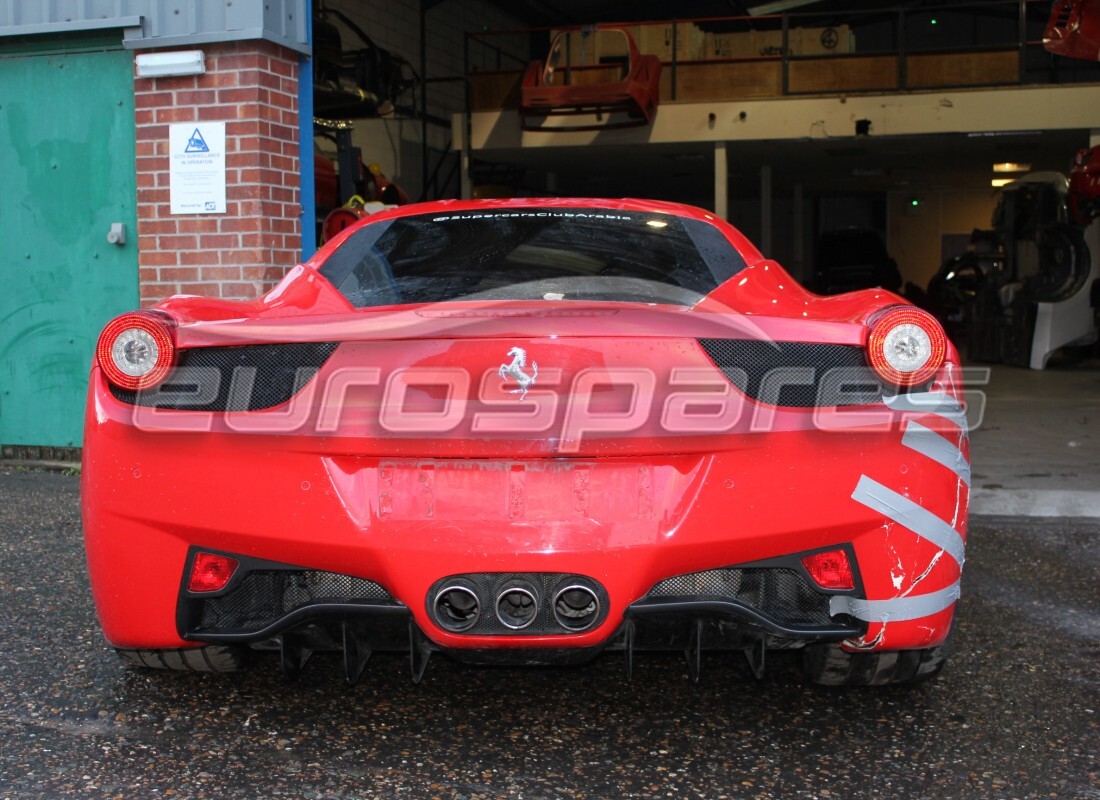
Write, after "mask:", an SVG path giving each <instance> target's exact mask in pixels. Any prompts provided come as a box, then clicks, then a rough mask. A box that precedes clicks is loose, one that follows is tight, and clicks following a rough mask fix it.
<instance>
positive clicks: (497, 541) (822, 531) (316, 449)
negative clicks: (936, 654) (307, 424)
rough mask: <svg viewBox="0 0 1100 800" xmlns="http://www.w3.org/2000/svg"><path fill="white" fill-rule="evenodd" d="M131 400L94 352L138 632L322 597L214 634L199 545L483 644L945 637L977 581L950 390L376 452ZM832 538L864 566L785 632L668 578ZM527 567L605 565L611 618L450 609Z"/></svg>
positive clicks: (105, 592) (108, 476)
mask: <svg viewBox="0 0 1100 800" xmlns="http://www.w3.org/2000/svg"><path fill="white" fill-rule="evenodd" d="M941 388H942V387H941ZM904 397H905V396H903V398H904ZM907 409H908V410H907ZM131 410H132V407H129V406H127V405H126V404H124V403H121V402H120V401H119V400H117V399H116V398H115V397H114V396H112V394H111V393H110V392H109V391H108V390H107V388H106V387H105V385H104V384H103V382H102V379H101V377H100V376H99V374H98V371H93V374H92V388H91V391H90V394H89V408H88V416H87V430H86V439H85V450H84V471H83V487H82V490H83V493H84V525H85V536H86V542H87V551H88V562H89V567H90V572H91V578H92V588H93V593H94V596H95V600H96V605H97V609H98V612H99V616H100V620H101V622H102V625H103V629H104V632H105V634H106V636H107V638H108V640H109V641H110V642H111V643H112V644H114V645H115V646H118V647H124V648H158V647H163V648H168V647H179V646H183V645H185V644H187V643H188V642H189V641H190V642H192V643H193V642H194V641H195V640H200V641H203V640H205V641H212V640H233V641H256V640H259V639H263V638H265V637H268V636H273V635H282V634H284V633H285V632H286V631H287V630H290V629H291V628H292V627H293V626H292V625H290V624H289V623H290V622H295V623H305V622H309V621H311V618H312V616H316V615H311V613H306V612H303V613H299V615H298V617H297V618H293V619H290V620H283V622H285V623H287V624H282V623H280V625H278V626H276V628H273V629H271V630H268V631H261V632H257V630H238V631H236V633H234V631H232V630H222V631H221V632H220V635H219V632H217V631H214V630H211V629H209V628H208V629H206V630H207V634H208V635H207V637H206V638H205V639H201V638H199V635H198V634H197V631H200V630H202V629H201V628H195V627H194V626H192V627H188V625H187V624H186V620H185V615H183V614H181V603H185V602H187V601H188V598H187V597H186V592H184V587H183V581H184V578H185V573H186V570H187V568H188V563H189V562H188V557H189V553H190V552H193V550H194V549H195V548H201V549H208V550H212V551H216V552H226V553H232V554H238V555H240V556H243V557H247V558H254V559H263V560H266V561H269V562H278V563H279V564H283V565H293V566H296V567H300V568H303V569H308V570H314V571H323V572H328V573H335V574H339V575H347V576H353V577H356V578H361V579H366V580H368V581H371V582H373V583H376V584H377V585H378V586H380V587H383V588H384V590H385V592H386V594H387V596H388V602H387V603H384V604H381V605H379V606H378V608H375V609H371V608H346V609H343V611H341V610H340V609H339V608H335V609H332V614H331V617H332V618H333V619H339V620H343V619H345V618H349V619H350V618H356V619H358V620H359V621H360V622H362V621H367V622H368V623H369V619H370V618H371V617H372V616H375V615H376V616H379V617H381V616H386V617H392V618H397V617H402V616H403V619H404V621H403V623H402V624H407V623H408V622H409V621H411V622H412V623H413V624H414V625H415V628H416V629H417V630H418V631H419V632H420V634H418V635H422V636H423V637H426V638H425V641H427V642H429V643H430V646H431V647H433V648H442V649H450V650H456V651H458V650H462V651H468V652H469V653H470V654H471V655H472V654H473V653H475V652H483V651H486V650H508V649H512V650H514V651H515V652H516V654H518V653H519V652H521V651H530V650H546V651H547V652H548V653H549V652H550V651H560V650H562V649H578V650H580V649H592V648H597V649H598V648H601V647H605V646H607V645H609V644H612V643H615V642H620V643H621V642H622V637H623V636H626V635H627V633H625V631H629V630H631V626H630V623H631V622H632V621H636V622H639V623H640V622H642V621H646V620H650V619H656V618H662V619H664V620H679V621H683V620H697V619H725V620H729V621H731V622H734V623H737V626H738V627H740V628H747V629H751V630H754V631H757V632H759V633H760V635H761V636H772V637H778V638H783V637H784V636H785V637H788V638H790V639H792V640H799V639H801V640H805V641H811V640H815V639H822V638H832V639H841V638H846V637H848V638H849V639H850V640H851V644H852V646H854V647H867V648H878V649H909V648H920V647H931V646H934V645H936V644H939V643H940V642H941V641H942V640H943V639H944V637H945V636H946V634H947V630H948V627H949V625H950V621H951V617H952V614H953V609H954V600H955V598H956V597H957V596H958V585H959V576H960V571H961V566H962V548H963V541H964V539H965V535H966V506H967V501H968V486H969V470H968V467H967V463H966V459H967V445H966V435H965V429H964V427H963V426H961V413H960V411H959V409H958V407H957V406H956V405H955V400H954V398H953V397H952V396H951V394H950V393H947V392H943V391H937V392H929V393H925V394H924V395H922V396H919V397H918V396H909V399H903V400H902V401H901V402H900V403H895V408H894V409H893V410H891V409H887V408H886V407H885V406H884V407H883V411H884V412H885V413H886V415H887V417H888V424H881V423H880V424H877V425H876V426H869V427H868V428H867V429H853V428H847V429H845V430H844V431H843V432H836V431H828V430H820V429H818V428H817V427H816V426H815V425H814V424H813V422H812V419H811V417H812V411H813V410H812V409H805V414H806V422H805V425H803V426H801V427H798V426H792V425H791V424H790V420H789V419H788V420H787V425H786V427H787V429H785V430H782V431H770V432H744V433H739V434H734V435H728V436H724V437H721V440H720V441H721V447H720V449H716V450H715V451H714V452H709V453H697V452H696V453H686V454H668V453H665V454H659V455H648V456H636V457H635V456H616V457H613V458H601V457H592V456H589V457H577V458H568V459H563V458H557V459H555V458H520V459H507V458H474V459H459V458H436V459H432V458H416V457H413V455H412V454H410V455H408V456H388V455H387V456H367V455H356V454H355V453H354V448H352V447H349V443H348V441H347V439H346V438H344V437H335V436H330V437H325V436H316V435H315V436H299V435H289V434H283V435H280V434H261V433H242V432H236V433H234V432H226V431H221V432H205V431H195V432H187V431H186V430H181V429H180V426H176V430H173V431H171V432H163V433H161V432H156V431H151V430H148V429H142V428H141V427H140V426H136V425H134V424H131V423H130V422H129V420H130V411H131ZM878 419H879V420H881V419H882V416H881V415H879V417H878ZM937 431H938V432H937ZM364 450H366V448H364ZM833 547H846V548H850V551H851V553H852V554H853V556H854V560H855V566H856V569H857V572H858V575H859V576H860V581H859V585H858V587H857V590H855V591H852V592H834V593H831V594H830V593H825V594H826V595H827V596H826V600H827V601H828V611H829V621H828V623H827V624H826V625H824V626H819V628H818V629H814V628H813V626H809V627H804V629H802V630H801V631H800V630H797V629H788V630H786V631H784V629H783V626H784V620H783V619H781V618H780V617H781V615H780V616H777V615H776V614H775V613H774V612H773V610H771V609H767V608H766V609H762V610H759V613H756V614H755V616H754V613H753V611H752V609H751V608H750V607H748V606H746V605H745V604H744V603H740V604H739V603H738V602H735V601H731V600H729V598H726V599H725V600H723V599H722V598H717V599H716V598H715V597H713V596H709V595H708V596H700V597H682V596H681V597H672V598H668V597H665V598H655V597H653V596H651V594H650V593H651V590H652V589H653V588H654V587H655V586H657V585H658V584H660V583H661V582H662V581H666V580H668V579H670V578H674V577H676V576H682V575H688V574H692V573H698V572H702V571H707V570H715V569H719V568H727V567H737V566H739V565H740V566H745V565H753V564H755V563H757V562H771V561H772V560H775V559H784V558H788V559H789V558H790V557H791V556H792V555H797V554H802V553H805V552H807V551H814V550H820V549H827V548H833ZM517 573H525V574H547V573H549V574H555V575H556V574H560V575H579V576H586V577H587V578H589V579H591V580H592V581H594V582H596V583H597V584H598V585H599V586H600V587H602V589H603V590H604V591H605V592H606V605H607V607H606V611H605V613H604V614H603V616H602V617H601V621H600V622H599V624H598V625H595V626H594V627H592V628H591V629H588V630H584V631H581V632H577V633H566V632H561V633H552V632H543V633H540V634H537V635H527V634H524V633H523V632H507V633H503V634H502V633H499V632H492V631H487V632H485V631H483V632H480V633H452V632H448V631H445V630H443V629H442V628H441V627H439V625H437V624H436V622H435V621H434V620H433V619H432V616H431V613H430V609H429V595H430V591H431V589H432V587H433V585H435V584H436V583H437V582H438V581H440V580H441V579H443V578H446V577H448V576H463V575H467V574H517ZM191 599H194V598H191ZM336 605H339V604H338V603H337V604H336ZM361 605H362V604H361ZM383 607H384V608H383ZM379 609H381V610H379ZM314 611H317V609H314ZM376 611H377V614H375V613H374V612H376ZM353 612H354V613H353ZM326 614H328V612H327V611H324V612H321V616H324V615H326ZM341 615H342V616H341ZM391 622H392V620H391ZM693 624H694V623H693ZM659 627H660V625H658V626H657V628H654V627H653V626H650V629H651V630H656V629H659ZM787 627H788V628H790V626H789V625H788V626H787ZM682 629H683V630H688V631H690V629H691V626H690V625H689V626H687V627H686V628H682ZM679 635H680V634H679V633H677V634H675V635H674V636H672V637H671V638H669V639H668V641H669V642H677V643H678V642H679V639H678V638H677V637H678V636H679ZM234 637H235V638H234ZM659 639H660V635H656V638H655V640H654V641H657V640H659ZM677 646H678V645H677Z"/></svg>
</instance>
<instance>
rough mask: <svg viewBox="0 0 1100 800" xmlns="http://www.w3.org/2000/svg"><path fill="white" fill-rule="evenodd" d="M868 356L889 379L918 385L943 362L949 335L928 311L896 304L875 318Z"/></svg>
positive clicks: (891, 382) (884, 376) (879, 372)
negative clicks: (945, 333)
mask: <svg viewBox="0 0 1100 800" xmlns="http://www.w3.org/2000/svg"><path fill="white" fill-rule="evenodd" d="M867 357H868V359H869V360H870V362H871V368H872V369H874V371H875V372H876V373H877V374H878V376H879V377H880V378H882V379H883V380H884V381H886V382H887V383H890V384H893V385H894V386H917V385H919V384H922V383H925V382H926V381H929V380H931V378H932V377H933V376H934V375H935V374H936V372H938V371H939V368H940V367H942V366H943V361H944V359H945V358H946V357H947V337H946V336H945V335H944V333H943V328H941V327H940V323H939V322H937V321H936V318H935V317H933V316H932V315H931V314H929V313H928V312H927V311H921V310H920V309H919V308H914V307H912V306H896V307H894V308H890V309H887V310H886V311H885V312H883V313H882V314H880V315H879V316H878V317H876V318H874V319H873V320H872V322H871V333H870V335H869V336H868V337H867Z"/></svg>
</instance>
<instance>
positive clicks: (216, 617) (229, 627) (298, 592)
mask: <svg viewBox="0 0 1100 800" xmlns="http://www.w3.org/2000/svg"><path fill="white" fill-rule="evenodd" d="M391 599H392V598H391V597H390V594H389V593H388V592H387V591H386V590H385V589H383V588H382V587H381V586H380V585H378V584H377V583H375V582H374V581H369V580H366V579H364V578H355V577H352V576H351V575H341V574H339V573H335V572H319V571H315V570H273V569H270V570H262V569H261V570H255V571H253V572H250V573H248V574H247V575H246V576H245V577H244V578H243V579H242V580H241V582H240V583H239V584H237V586H236V587H235V588H234V589H232V590H231V591H229V592H227V593H226V594H224V595H221V596H220V597H211V598H209V599H205V600H202V601H200V602H201V603H202V613H201V615H200V617H199V628H200V630H205V631H258V630H261V629H263V628H265V627H267V626H268V625H271V624H272V623H274V622H277V621H278V620H279V619H281V618H282V617H284V616H286V615H287V614H289V613H290V612H292V611H296V610H298V609H299V608H304V607H306V606H310V605H318V604H323V603H357V602H379V601H388V600H391Z"/></svg>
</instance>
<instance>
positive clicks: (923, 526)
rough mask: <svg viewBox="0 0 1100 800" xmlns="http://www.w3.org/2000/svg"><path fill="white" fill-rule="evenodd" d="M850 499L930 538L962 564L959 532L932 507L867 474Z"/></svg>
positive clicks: (917, 533) (861, 477)
mask: <svg viewBox="0 0 1100 800" xmlns="http://www.w3.org/2000/svg"><path fill="white" fill-rule="evenodd" d="M852 499H853V500H855V501H856V502H857V503H862V504H863V505H865V506H867V507H868V508H869V509H871V510H872V511H877V512H878V513H880V514H882V515H883V516H884V517H886V518H888V519H891V520H893V521H894V522H896V523H897V524H899V525H901V526H903V527H906V528H908V529H909V530H911V531H912V532H913V533H915V534H916V535H917V536H919V537H921V538H922V539H927V540H928V541H930V542H932V544H934V545H936V546H937V547H939V548H941V549H943V551H944V552H946V553H947V554H948V555H949V556H951V557H952V558H953V559H955V561H957V562H958V564H959V567H960V568H962V565H963V561H964V560H965V550H966V544H965V543H964V542H963V538H962V536H960V535H959V532H958V531H957V530H955V529H954V528H952V527H951V525H950V524H949V523H947V522H945V521H944V520H942V519H940V518H939V517H937V516H936V515H935V514H933V513H932V512H931V511H929V510H927V509H925V508H921V507H920V506H919V505H917V504H916V503H914V502H913V501H912V500H910V499H909V498H908V497H903V496H902V495H900V494H898V493H897V492H895V491H894V490H893V489H890V488H888V487H886V486H883V485H882V484H881V483H879V482H878V481H876V480H873V479H871V478H868V477H867V476H866V475H861V476H860V478H859V483H858V484H856V490H855V491H854V492H852Z"/></svg>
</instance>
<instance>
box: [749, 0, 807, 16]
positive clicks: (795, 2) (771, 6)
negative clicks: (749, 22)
mask: <svg viewBox="0 0 1100 800" xmlns="http://www.w3.org/2000/svg"><path fill="white" fill-rule="evenodd" d="M819 2H821V0H775V2H773V3H763V4H761V5H758V6H753V7H752V8H748V9H745V10H746V11H748V12H749V16H750V17H759V16H761V15H763V14H779V13H781V12H783V11H790V10H791V9H792V8H801V7H802V6H808V5H813V4H814V3H819Z"/></svg>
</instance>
